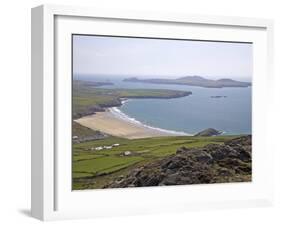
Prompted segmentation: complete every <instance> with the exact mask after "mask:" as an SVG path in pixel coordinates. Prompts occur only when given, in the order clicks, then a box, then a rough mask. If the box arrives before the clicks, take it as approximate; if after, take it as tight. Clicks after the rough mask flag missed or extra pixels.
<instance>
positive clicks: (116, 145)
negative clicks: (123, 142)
mask: <svg viewBox="0 0 281 226" xmlns="http://www.w3.org/2000/svg"><path fill="white" fill-rule="evenodd" d="M119 145H120V144H112V146H113V147H118V146H119Z"/></svg>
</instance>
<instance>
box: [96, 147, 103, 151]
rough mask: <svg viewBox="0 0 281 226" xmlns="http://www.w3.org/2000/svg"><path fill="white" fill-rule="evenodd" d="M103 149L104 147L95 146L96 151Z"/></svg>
mask: <svg viewBox="0 0 281 226" xmlns="http://www.w3.org/2000/svg"><path fill="white" fill-rule="evenodd" d="M102 149H103V147H96V148H95V150H96V151H100V150H102Z"/></svg>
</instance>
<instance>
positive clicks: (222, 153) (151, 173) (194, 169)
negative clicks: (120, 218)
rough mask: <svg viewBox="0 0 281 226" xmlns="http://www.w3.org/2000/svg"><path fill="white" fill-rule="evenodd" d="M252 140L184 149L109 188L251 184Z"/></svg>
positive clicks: (138, 169) (109, 185) (120, 179)
mask: <svg viewBox="0 0 281 226" xmlns="http://www.w3.org/2000/svg"><path fill="white" fill-rule="evenodd" d="M251 149H252V144H251V136H243V137H240V138H236V139H233V140H230V141H227V142H225V143H224V144H209V145H207V146H205V147H203V148H186V147H182V148H180V149H178V150H177V152H176V154H175V155H173V156H169V157H166V158H164V159H162V160H158V161H156V162H153V163H149V164H147V165H145V166H143V167H139V168H137V169H135V170H133V171H132V172H130V173H129V174H128V175H127V176H125V177H121V178H118V179H117V180H116V181H114V182H112V183H110V184H108V185H106V186H105V187H106V188H123V187H143V186H161V185H185V184H209V183H225V182H246V181H251V174H252V166H251V163H252V160H251V159H252V153H251V152H252V151H251Z"/></svg>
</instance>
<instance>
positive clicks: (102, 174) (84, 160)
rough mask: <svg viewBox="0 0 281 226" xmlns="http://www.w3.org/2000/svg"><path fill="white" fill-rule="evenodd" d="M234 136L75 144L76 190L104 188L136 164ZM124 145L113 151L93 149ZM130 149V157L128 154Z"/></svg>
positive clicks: (74, 182)
mask: <svg viewBox="0 0 281 226" xmlns="http://www.w3.org/2000/svg"><path fill="white" fill-rule="evenodd" d="M232 138H234V136H219V137H189V136H179V137H156V138H144V139H135V140H127V139H124V138H117V137H108V138H106V139H103V140H96V141H90V142H84V143H80V144H74V145H73V189H85V188H102V187H103V186H104V185H105V184H106V183H108V182H110V181H111V180H112V179H116V178H117V177H118V176H121V175H126V174H127V173H128V172H129V171H130V170H132V169H133V168H135V167H136V166H140V165H143V164H146V163H148V162H152V161H155V160H157V159H160V158H163V157H166V156H168V155H172V154H175V152H176V150H177V149H178V148H179V147H182V146H185V147H190V148H192V147H203V146H205V145H207V144H210V143H222V142H224V141H226V140H229V139H232ZM115 143H118V144H120V146H118V147H114V148H112V149H110V150H101V151H92V150H91V148H95V147H99V146H109V145H112V144H115ZM125 151H130V152H131V155H130V156H124V155H123V153H124V152H125Z"/></svg>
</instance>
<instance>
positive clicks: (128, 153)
mask: <svg viewBox="0 0 281 226" xmlns="http://www.w3.org/2000/svg"><path fill="white" fill-rule="evenodd" d="M131 154H132V152H130V151H125V152H124V155H125V156H129V155H131Z"/></svg>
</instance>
